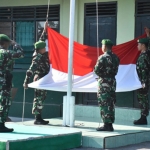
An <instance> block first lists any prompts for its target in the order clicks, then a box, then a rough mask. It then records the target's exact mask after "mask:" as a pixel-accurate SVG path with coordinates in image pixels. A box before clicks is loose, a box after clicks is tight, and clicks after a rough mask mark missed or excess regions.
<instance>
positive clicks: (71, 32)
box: [66, 0, 75, 126]
mask: <svg viewBox="0 0 150 150" xmlns="http://www.w3.org/2000/svg"><path fill="white" fill-rule="evenodd" d="M74 20H75V0H70V22H69V52H68V84H67V111H66V125H68V126H74V125H73V124H72V123H70V113H71V112H70V102H71V100H72V97H71V95H72V70H73V43H74ZM73 115H74V114H73ZM71 120H72V119H71ZM71 124H72V125H71Z"/></svg>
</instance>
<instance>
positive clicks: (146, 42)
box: [137, 38, 149, 44]
mask: <svg viewBox="0 0 150 150" xmlns="http://www.w3.org/2000/svg"><path fill="white" fill-rule="evenodd" d="M137 42H138V43H142V44H148V43H149V39H148V38H141V39H138V41H137Z"/></svg>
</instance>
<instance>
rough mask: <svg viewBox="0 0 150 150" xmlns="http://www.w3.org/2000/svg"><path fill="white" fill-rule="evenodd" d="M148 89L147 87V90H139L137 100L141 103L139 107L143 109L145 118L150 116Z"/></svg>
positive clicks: (142, 113) (142, 112)
mask: <svg viewBox="0 0 150 150" xmlns="http://www.w3.org/2000/svg"><path fill="white" fill-rule="evenodd" d="M148 89H149V87H148V86H146V87H145V88H141V89H138V90H137V99H138V102H139V107H140V109H141V115H144V116H148V115H149V100H148Z"/></svg>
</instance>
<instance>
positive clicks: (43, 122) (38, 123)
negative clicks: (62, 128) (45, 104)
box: [34, 114, 49, 125]
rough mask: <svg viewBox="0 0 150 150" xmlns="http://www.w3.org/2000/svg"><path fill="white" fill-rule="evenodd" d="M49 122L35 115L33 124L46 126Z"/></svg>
mask: <svg viewBox="0 0 150 150" xmlns="http://www.w3.org/2000/svg"><path fill="white" fill-rule="evenodd" d="M48 123H49V121H45V120H43V119H42V117H41V114H38V115H35V121H34V124H37V125H47V124H48Z"/></svg>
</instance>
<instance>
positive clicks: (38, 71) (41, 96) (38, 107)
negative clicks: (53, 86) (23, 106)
mask: <svg viewBox="0 0 150 150" xmlns="http://www.w3.org/2000/svg"><path fill="white" fill-rule="evenodd" d="M49 69H50V65H49V58H48V52H45V53H44V54H40V53H36V55H35V56H33V60H32V64H31V66H30V68H29V69H28V70H27V73H26V77H25V81H24V83H26V84H28V83H29V80H30V78H31V76H32V75H34V81H37V80H39V79H40V78H42V77H44V76H45V75H46V74H48V72H49ZM46 95H47V91H46V90H39V89H35V94H34V100H33V109H32V113H33V114H35V115H37V114H41V111H42V108H43V103H44V100H45V98H46Z"/></svg>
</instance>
